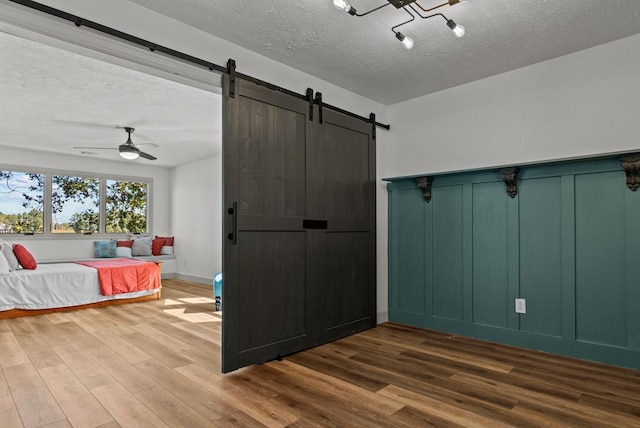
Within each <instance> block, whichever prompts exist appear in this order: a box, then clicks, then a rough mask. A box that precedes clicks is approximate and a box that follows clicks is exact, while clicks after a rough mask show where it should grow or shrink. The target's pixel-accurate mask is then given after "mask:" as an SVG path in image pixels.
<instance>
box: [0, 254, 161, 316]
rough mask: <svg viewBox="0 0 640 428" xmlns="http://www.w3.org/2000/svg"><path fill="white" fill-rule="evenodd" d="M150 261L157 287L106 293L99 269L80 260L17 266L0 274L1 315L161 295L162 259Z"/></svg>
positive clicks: (32, 312) (132, 300)
mask: <svg viewBox="0 0 640 428" xmlns="http://www.w3.org/2000/svg"><path fill="white" fill-rule="evenodd" d="M144 263H150V264H152V265H153V267H154V269H155V275H157V281H156V280H155V278H154V284H155V285H154V287H156V285H157V287H156V288H151V289H147V290H142V291H133V292H126V293H118V294H112V295H104V294H103V293H102V292H101V284H100V280H99V275H98V270H97V269H96V268H95V267H91V266H85V265H82V264H78V263H53V264H40V265H38V266H37V268H36V269H34V270H27V269H23V270H16V271H13V272H11V274H9V275H2V276H0V319H7V318H16V317H21V316H28V315H39V314H45V313H52V312H63V311H69V310H75V309H83V308H90V307H101V306H109V305H119V304H123V303H132V302H142V301H148V300H156V299H159V298H160V291H161V285H160V266H161V264H160V263H156V262H144Z"/></svg>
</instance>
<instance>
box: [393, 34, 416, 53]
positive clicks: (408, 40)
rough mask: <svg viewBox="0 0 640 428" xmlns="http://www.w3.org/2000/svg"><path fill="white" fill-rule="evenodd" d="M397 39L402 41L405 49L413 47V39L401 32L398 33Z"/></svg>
mask: <svg viewBox="0 0 640 428" xmlns="http://www.w3.org/2000/svg"><path fill="white" fill-rule="evenodd" d="M396 39H398V40H400V42H402V46H404V48H405V49H407V50H409V49H411V48H412V47H413V39H412V38H411V37H407V36H405V35H404V34H402V33H401V32H400V31H398V32H397V33H396Z"/></svg>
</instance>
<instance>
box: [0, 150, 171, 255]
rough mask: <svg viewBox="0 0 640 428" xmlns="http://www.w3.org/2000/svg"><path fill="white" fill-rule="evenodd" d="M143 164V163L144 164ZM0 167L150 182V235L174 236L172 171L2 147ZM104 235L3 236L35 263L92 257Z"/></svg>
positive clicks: (142, 165)
mask: <svg viewBox="0 0 640 428" xmlns="http://www.w3.org/2000/svg"><path fill="white" fill-rule="evenodd" d="M141 162H142V161H141ZM0 163H1V164H2V165H4V166H10V168H11V169H13V170H14V171H20V167H21V166H22V167H25V168H43V169H47V170H51V169H53V170H59V171H66V172H69V173H72V172H81V173H92V172H93V173H97V174H113V175H117V176H131V177H143V178H151V179H152V180H153V184H152V195H151V210H152V217H151V223H150V230H149V232H150V233H153V234H156V235H161V236H165V234H168V233H170V232H171V228H170V226H171V222H170V207H171V194H170V186H169V170H168V169H167V168H160V167H154V166H149V165H144V164H143V163H138V162H137V161H135V162H131V163H122V162H113V161H105V160H99V159H93V158H88V157H81V156H68V155H57V154H55V153H45V152H37V151H30V150H21V149H14V148H7V147H0ZM100 236H101V235H92V236H75V235H74V236H72V237H68V238H67V239H59V238H57V239H47V238H46V237H44V236H35V235H34V236H20V237H15V236H11V237H9V236H6V235H5V236H2V239H3V240H5V241H7V242H12V243H14V242H20V243H22V244H24V245H25V247H27V249H28V250H29V251H30V252H31V253H32V254H33V256H34V257H35V258H36V260H39V261H48V260H62V259H80V258H87V257H93V241H94V240H97V239H103V238H101V237H100Z"/></svg>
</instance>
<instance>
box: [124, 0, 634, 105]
mask: <svg viewBox="0 0 640 428" xmlns="http://www.w3.org/2000/svg"><path fill="white" fill-rule="evenodd" d="M132 1H133V2H135V3H137V4H139V5H142V6H144V7H146V8H149V9H152V10H154V11H156V12H159V13H162V14H164V15H167V16H170V17H172V18H174V19H177V20H179V21H182V22H184V23H186V24H189V25H191V26H193V27H196V28H199V29H201V30H203V31H206V32H208V33H211V34H213V35H215V36H217V37H220V38H222V39H226V40H229V41H231V42H233V43H235V44H238V45H240V46H243V47H245V48H248V49H250V50H253V51H255V52H258V53H260V54H262V55H265V56H267V57H270V58H273V59H275V60H277V61H279V62H282V63H284V64H288V65H290V66H292V67H294V68H297V69H299V70H302V71H305V72H307V73H309V74H311V75H314V76H317V77H319V78H321V79H323V80H326V81H329V82H331V83H334V84H336V85H338V86H341V87H344V88H348V89H349V90H351V91H353V92H356V93H358V94H361V95H363V96H365V97H367V98H370V99H373V100H377V101H379V102H381V103H383V104H387V105H390V104H394V103H397V102H400V101H404V100H407V99H410V98H414V97H417V96H421V95H425V94H428V93H432V92H436V91H440V90H442V89H446V88H449V87H453V86H457V85H460V84H463V83H466V82H470V81H474V80H478V79H482V78H484V77H488V76H492V75H495V74H499V73H504V72H506V71H509V70H514V69H516V68H520V67H524V66H526V65H530V64H533V63H537V62H540V61H544V60H547V59H551V58H554V57H558V56H561V55H566V54H568V53H571V52H575V51H578V50H582V49H586V48H589V47H592V46H596V45H599V44H602V43H607V42H610V41H613V40H616V39H619V38H622V37H627V36H630V35H633V34H636V33H640V0H472V1H470V2H463V3H459V4H456V5H454V6H449V5H447V6H444V7H442V8H439V9H437V10H436V11H434V12H442V13H443V14H445V15H446V16H447V18H451V19H454V20H455V21H456V22H457V23H458V24H461V25H463V26H465V27H466V30H467V33H466V35H465V36H464V37H463V38H461V39H458V38H456V37H455V36H454V35H453V34H452V32H451V31H450V30H449V29H448V27H447V26H446V24H445V21H444V20H443V19H442V18H441V17H434V18H431V19H426V20H422V19H417V20H416V21H413V22H411V23H409V24H407V25H405V26H403V27H401V28H399V30H400V31H402V32H403V33H404V34H405V35H407V36H409V37H411V38H413V39H414V40H415V47H414V48H413V49H412V50H410V51H407V50H405V49H404V48H402V46H401V44H400V43H399V41H398V40H396V39H395V37H394V35H393V33H392V32H391V27H392V26H394V25H396V24H399V23H401V22H403V21H405V20H407V19H408V17H409V16H408V14H407V13H406V12H405V11H403V10H397V9H396V8H395V7H393V6H391V5H389V6H387V7H384V8H383V9H381V10H379V11H376V12H373V13H371V14H370V15H367V16H364V17H354V16H350V15H348V14H347V13H344V12H340V11H338V10H336V9H335V8H334V7H333V2H332V0H259V1H258V0H253V1H252V0H233V1H230V0H132ZM348 1H349V3H351V5H352V6H354V7H355V8H356V9H357V11H358V12H359V13H363V12H366V11H368V10H371V9H373V8H374V7H376V6H380V5H382V4H385V3H386V0H348ZM446 1H447V0H419V4H421V5H422V6H423V7H424V8H425V9H428V8H430V7H433V6H437V5H438V4H442V3H443V2H446ZM238 70H239V71H242V64H240V63H239V64H238Z"/></svg>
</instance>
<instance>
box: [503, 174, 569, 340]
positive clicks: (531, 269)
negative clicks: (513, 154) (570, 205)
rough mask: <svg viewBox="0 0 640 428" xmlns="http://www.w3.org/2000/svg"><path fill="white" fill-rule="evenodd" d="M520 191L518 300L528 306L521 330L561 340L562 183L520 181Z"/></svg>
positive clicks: (558, 180)
mask: <svg viewBox="0 0 640 428" xmlns="http://www.w3.org/2000/svg"><path fill="white" fill-rule="evenodd" d="M519 187H520V188H519V192H518V193H519V196H518V197H519V204H520V221H519V226H520V227H519V238H520V296H519V297H521V298H524V299H526V303H527V306H528V308H527V313H526V314H524V315H520V330H523V331H529V332H531V333H539V334H546V335H550V336H556V337H561V336H562V199H561V192H562V188H561V179H560V177H549V178H537V179H531V180H522V181H521V182H520V184H519ZM509 309H511V308H509Z"/></svg>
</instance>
